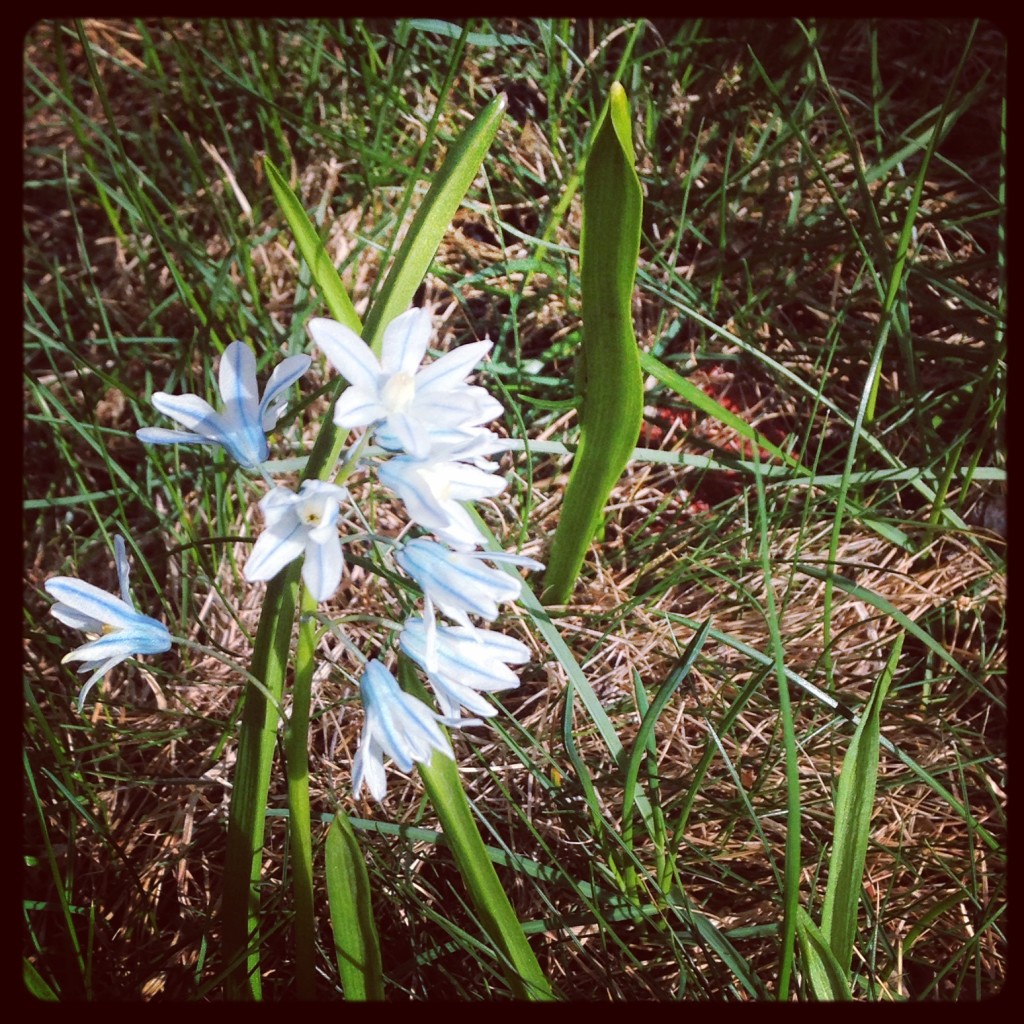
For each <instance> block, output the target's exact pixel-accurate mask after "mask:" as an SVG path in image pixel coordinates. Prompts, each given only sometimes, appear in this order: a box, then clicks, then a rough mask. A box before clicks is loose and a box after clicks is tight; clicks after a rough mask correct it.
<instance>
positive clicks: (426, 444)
mask: <svg viewBox="0 0 1024 1024" xmlns="http://www.w3.org/2000/svg"><path fill="white" fill-rule="evenodd" d="M387 429H388V431H389V433H390V434H391V435H393V436H394V438H395V439H396V440H397V441H398V444H399V446H400V447H401V449H402V450H403V451H406V452H408V453H409V454H410V455H412V456H413V457H414V458H417V459H419V458H423V457H424V456H425V455H427V454H428V453H429V452H430V433H429V430H428V429H425V426H424V424H423V423H421V422H419V420H416V419H412V418H411V417H409V416H408V415H406V414H405V413H402V412H395V413H392V414H391V415H390V416H389V417H388V419H387Z"/></svg>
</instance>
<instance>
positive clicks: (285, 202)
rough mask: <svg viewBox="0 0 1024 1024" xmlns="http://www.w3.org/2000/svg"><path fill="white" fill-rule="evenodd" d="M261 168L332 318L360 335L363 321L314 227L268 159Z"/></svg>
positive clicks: (286, 183)
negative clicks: (265, 173)
mask: <svg viewBox="0 0 1024 1024" xmlns="http://www.w3.org/2000/svg"><path fill="white" fill-rule="evenodd" d="M263 169H264V170H265V171H266V172H267V181H269V182H270V189H271V191H272V192H273V193H274V198H275V199H276V200H277V205H278V206H279V207H280V208H281V212H282V213H283V214H284V217H285V220H287V221H288V227H289V228H290V229H291V232H292V234H293V235H294V236H295V244H296V245H297V246H298V247H299V252H300V253H301V254H302V258H303V259H304V260H305V261H306V265H307V266H308V267H309V272H310V273H311V274H312V275H313V280H314V282H316V286H317V289H318V290H319V292H320V295H321V296H322V297H323V300H324V302H326V303H327V308H328V309H329V310H330V311H331V316H332V317H334V319H335V320H337V321H338V322H339V323H342V324H344V325H345V326H346V327H350V328H351V329H352V330H353V331H355V332H356V333H357V334H359V333H360V332H361V331H362V329H363V325H362V322H361V321H360V319H359V316H358V314H357V313H356V311H355V308H354V307H353V305H352V300H351V299H350V298H349V295H348V292H347V291H345V286H344V285H343V284H342V281H341V278H340V277H339V276H338V271H337V268H336V267H335V266H334V264H333V263H332V262H331V257H330V256H329V255H328V253H327V250H326V249H325V248H324V244H323V242H321V241H320V236H319V234H317V230H316V227H315V226H314V225H313V222H312V221H311V220H310V219H309V217H308V215H307V214H306V211H305V210H304V209H303V208H302V204H301V203H300V202H299V200H298V198H297V197H296V195H295V193H294V192H293V191H292V190H291V188H290V187H289V185H288V182H287V181H286V180H285V178H284V175H282V174H281V172H280V171H279V170H278V169H277V168H276V167H275V166H274V163H273V161H272V160H271V159H270V157H265V158H264V160H263Z"/></svg>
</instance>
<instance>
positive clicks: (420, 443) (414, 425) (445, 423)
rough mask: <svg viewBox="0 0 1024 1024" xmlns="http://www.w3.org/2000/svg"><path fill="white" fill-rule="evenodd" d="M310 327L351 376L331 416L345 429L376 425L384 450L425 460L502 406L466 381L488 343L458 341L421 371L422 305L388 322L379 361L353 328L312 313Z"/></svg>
mask: <svg viewBox="0 0 1024 1024" xmlns="http://www.w3.org/2000/svg"><path fill="white" fill-rule="evenodd" d="M309 333H310V335H311V336H312V338H313V341H314V342H315V343H316V344H317V346H318V347H319V348H320V349H321V350H322V351H323V353H324V355H326V356H327V359H328V361H329V362H330V363H331V365H332V366H333V367H334V368H335V369H336V370H337V371H338V372H339V373H340V374H341V375H342V376H343V377H344V378H345V379H346V380H347V381H348V382H349V387H348V388H347V389H346V390H345V391H344V392H343V394H342V395H341V397H340V398H339V399H338V402H337V405H335V407H334V422H335V423H336V424H337V425H338V426H339V427H342V428H344V429H350V428H352V427H365V426H369V425H370V424H376V425H377V426H376V434H375V439H376V441H377V443H378V444H380V445H381V447H383V448H387V449H389V450H392V451H396V450H403V451H406V452H408V453H409V454H410V455H414V456H416V457H418V458H422V457H423V456H425V455H426V454H427V453H428V452H429V450H430V447H431V444H432V443H433V442H434V441H435V440H436V439H437V438H438V437H441V438H442V439H446V440H451V439H453V438H459V437H460V436H462V435H463V434H465V433H467V432H472V431H473V430H474V429H475V428H477V427H479V426H480V425H481V424H483V423H487V422H488V421H489V420H492V419H494V418H495V417H496V416H500V415H501V413H502V411H503V409H502V405H501V403H500V402H499V401H498V400H497V399H496V398H494V397H492V396H491V395H490V394H488V392H487V391H486V389H484V388H481V387H476V386H474V385H470V384H467V383H466V382H465V377H466V375H467V374H468V373H469V372H470V371H471V370H472V369H473V367H474V366H476V364H477V363H479V362H480V360H481V359H483V357H484V356H485V355H486V354H487V353H488V352H489V351H490V349H491V343H490V342H489V341H476V342H472V343H470V344H468V345H461V346H459V347H458V348H457V349H454V350H453V351H451V352H449V353H447V354H446V355H443V356H441V358H440V359H438V360H436V361H435V362H434V363H431V364H430V365H429V366H427V367H424V368H423V369H420V364H421V363H422V362H423V357H424V356H425V355H426V352H427V344H428V342H429V341H430V335H431V333H432V327H431V321H430V314H429V313H428V312H427V311H426V310H425V309H415V308H414V309H409V310H407V311H406V312H404V313H402V314H401V316H398V317H396V318H395V319H394V320H392V321H391V323H390V324H388V326H387V327H386V328H385V329H384V337H383V340H382V342H381V357H380V359H379V360H378V359H377V357H376V356H375V355H374V354H373V352H372V351H371V350H370V348H369V346H368V345H367V344H366V342H364V341H363V340H362V338H360V337H359V335H358V334H356V333H355V331H353V330H352V329H351V328H349V327H346V326H345V325H344V324H340V323H338V322H337V321H335V320H327V319H324V318H322V317H318V318H315V319H313V320H311V321H310V323H309Z"/></svg>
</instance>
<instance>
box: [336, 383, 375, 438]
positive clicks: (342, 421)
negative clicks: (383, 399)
mask: <svg viewBox="0 0 1024 1024" xmlns="http://www.w3.org/2000/svg"><path fill="white" fill-rule="evenodd" d="M387 414H388V411H387V409H385V408H384V406H383V405H381V403H380V401H379V399H378V398H377V392H376V390H374V391H364V390H363V389H362V388H358V387H356V386H355V385H352V386H351V387H349V388H347V389H346V390H345V391H343V392H342V393H341V397H340V398H339V399H338V401H337V402H336V403H335V406H334V422H335V423H336V424H337V425H338V426H339V427H343V428H344V429H345V430H351V429H352V428H353V427H365V426H367V425H368V424H370V423H374V422H375V421H377V420H380V419H383V418H384V417H385V416H387Z"/></svg>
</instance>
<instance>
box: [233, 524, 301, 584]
mask: <svg viewBox="0 0 1024 1024" xmlns="http://www.w3.org/2000/svg"><path fill="white" fill-rule="evenodd" d="M305 542H306V532H305V530H304V529H303V528H302V526H301V524H300V523H299V522H298V520H295V521H294V522H293V524H292V525H291V528H290V529H289V528H288V524H287V523H285V524H281V527H280V532H279V530H278V528H276V527H268V528H267V529H265V530H264V531H263V532H262V533H261V534H260V536H259V539H258V540H257V541H256V543H255V544H254V545H253V549H252V552H251V554H250V555H249V560H248V561H247V562H246V563H245V569H244V570H243V572H242V575H243V576H245V578H246V579H247V580H249V582H250V583H256V582H259V581H260V580H269V579H273V578H274V577H275V576H276V575H277V574H278V573H279V572H280V571H281V570H282V569H283V568H284V567H285V566H286V565H288V563H289V562H294V561H295V559H296V558H298V557H299V555H301V554H302V552H303V550H304V549H305Z"/></svg>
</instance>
